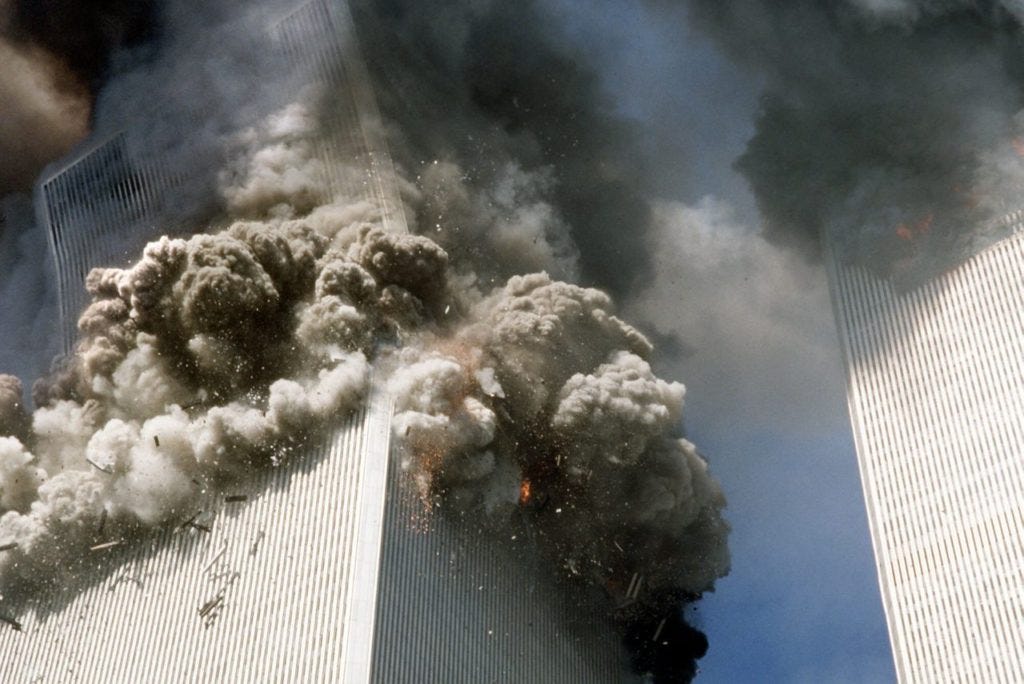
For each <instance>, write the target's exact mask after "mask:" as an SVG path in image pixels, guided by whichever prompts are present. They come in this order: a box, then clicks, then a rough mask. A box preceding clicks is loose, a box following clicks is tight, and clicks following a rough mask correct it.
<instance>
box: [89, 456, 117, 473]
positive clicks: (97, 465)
mask: <svg viewBox="0 0 1024 684" xmlns="http://www.w3.org/2000/svg"><path fill="white" fill-rule="evenodd" d="M85 460H86V461H87V462H88V463H89V465H91V466H92V467H93V468H95V469H96V470H98V471H100V472H101V473H106V474H107V475H113V474H114V471H113V470H110V469H109V468H104V467H103V466H101V465H99V464H98V463H96V462H95V461H93V460H92V459H91V458H89V457H86V459H85Z"/></svg>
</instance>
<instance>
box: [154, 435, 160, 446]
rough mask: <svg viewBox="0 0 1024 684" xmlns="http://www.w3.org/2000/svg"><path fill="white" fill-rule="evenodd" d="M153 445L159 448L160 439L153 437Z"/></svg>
mask: <svg viewBox="0 0 1024 684" xmlns="http://www.w3.org/2000/svg"><path fill="white" fill-rule="evenodd" d="M153 444H156V445H157V446H160V438H159V437H157V436H156V435H153Z"/></svg>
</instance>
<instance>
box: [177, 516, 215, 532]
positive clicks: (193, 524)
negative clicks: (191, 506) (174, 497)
mask: <svg viewBox="0 0 1024 684" xmlns="http://www.w3.org/2000/svg"><path fill="white" fill-rule="evenodd" d="M202 514H203V512H202V511H199V512H198V513H196V514H195V515H193V516H192V517H191V518H189V519H188V520H186V521H185V522H183V523H181V524H180V525H178V529H179V530H183V529H185V528H186V527H192V528H195V529H197V530H199V531H201V532H206V533H207V534H209V532H210V527H209V525H203V524H202V523H197V522H196V518H198V517H199V516H200V515H202Z"/></svg>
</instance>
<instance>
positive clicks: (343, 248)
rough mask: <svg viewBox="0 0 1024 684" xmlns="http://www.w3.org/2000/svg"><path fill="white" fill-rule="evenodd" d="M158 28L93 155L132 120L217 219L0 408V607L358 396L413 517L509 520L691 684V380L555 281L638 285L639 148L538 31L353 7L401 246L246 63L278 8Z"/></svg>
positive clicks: (716, 536) (719, 502)
mask: <svg viewBox="0 0 1024 684" xmlns="http://www.w3.org/2000/svg"><path fill="white" fill-rule="evenodd" d="M160 9H161V11H160V14H159V16H160V17H161V23H160V25H161V27H162V35H161V40H160V41H159V43H156V44H154V46H153V47H152V49H151V50H148V51H147V58H146V60H144V61H143V62H142V63H140V64H135V65H132V68H131V69H129V70H128V71H127V73H124V74H121V75H120V76H119V77H118V78H117V79H115V80H114V81H112V82H111V83H109V84H108V85H107V87H106V88H105V90H104V91H103V92H102V93H101V95H100V96H99V99H98V102H99V106H98V108H97V112H98V119H97V130H113V129H115V128H116V127H117V126H119V125H121V123H122V122H124V121H125V120H128V119H131V118H133V117H141V118H142V119H143V123H142V125H140V126H138V127H136V129H135V130H134V133H133V136H134V139H133V141H132V145H133V150H134V153H135V154H138V153H139V151H140V150H143V151H146V152H150V153H152V156H153V158H154V159H156V160H159V161H160V163H162V164H164V165H165V168H164V169H162V172H163V173H164V175H166V176H167V177H172V178H178V179H181V180H180V181H178V185H176V186H174V187H175V188H176V189H175V191H174V192H175V193H176V195H175V202H172V203H171V207H172V209H173V208H178V209H180V210H181V214H180V215H178V216H174V217H173V218H174V220H175V222H177V223H180V221H181V220H183V219H188V220H191V221H193V222H194V221H195V215H196V212H195V211H194V210H195V207H196V203H195V201H194V199H195V197H197V196H203V197H205V198H206V200H204V201H203V202H202V204H203V210H202V211H201V212H199V215H201V216H202V217H203V223H201V224H196V225H197V227H198V226H205V230H204V232H202V233H201V234H197V235H193V236H192V237H188V238H184V237H181V238H171V237H163V238H161V239H160V240H157V241H154V242H152V243H150V244H149V245H148V246H147V247H146V248H145V250H144V253H143V255H142V258H141V259H140V260H139V261H137V262H136V263H135V264H133V265H131V266H129V267H126V268H99V269H95V270H93V271H92V272H91V273H90V274H89V277H88V279H87V283H86V287H87V289H88V292H89V294H90V296H91V304H90V305H89V306H88V307H87V308H86V310H85V311H84V312H83V313H82V315H81V318H80V320H79V324H78V325H79V331H80V338H79V342H78V344H77V347H76V350H75V353H74V354H73V356H72V357H71V358H69V359H66V360H65V362H64V363H63V364H62V365H61V366H60V367H59V368H58V370H57V371H56V372H54V373H53V374H51V375H50V376H49V377H47V378H45V379H44V380H43V381H41V382H39V383H37V385H36V387H35V390H34V394H33V396H34V399H35V402H36V405H37V407H38V408H37V409H36V410H35V412H34V413H32V414H31V415H28V414H26V413H25V412H24V410H23V409H22V408H21V406H20V404H19V403H18V402H20V401H21V396H20V388H19V387H18V386H17V385H16V384H15V383H14V381H13V380H12V381H8V380H6V379H5V380H3V382H0V400H2V401H3V402H4V403H3V404H2V405H0V431H2V432H3V433H4V434H3V436H2V437H0V450H2V452H3V459H2V460H0V463H2V466H0V478H2V479H0V511H2V512H3V515H2V517H0V545H7V544H16V546H15V547H14V548H11V549H10V550H7V551H5V552H4V553H3V554H2V555H0V595H2V597H3V599H2V600H3V601H4V602H5V603H6V604H7V605H8V606H13V607H15V608H16V607H17V605H19V602H20V601H23V600H26V599H25V597H28V596H30V595H31V592H32V591H33V590H37V589H39V588H40V587H45V586H46V584H47V583H48V582H53V581H67V582H71V581H73V580H74V578H75V576H76V575H77V574H78V573H79V571H80V570H81V569H82V568H83V567H85V565H86V563H87V561H86V559H87V557H88V550H89V549H90V548H91V547H93V546H95V545H100V544H105V543H108V542H110V541H119V540H123V542H124V543H127V542H130V541H131V540H133V539H138V538H141V537H145V536H147V535H150V534H152V533H153V532H154V531H155V530H158V529H161V528H164V527H166V526H170V525H175V524H181V522H182V521H183V520H187V519H188V517H189V516H190V515H192V514H194V512H195V510H196V508H197V506H198V502H199V501H200V500H201V497H203V496H206V495H207V494H208V493H209V492H218V491H220V492H223V491H227V490H228V489H230V488H231V487H232V486H235V485H237V484H238V483H241V482H244V481H246V480H248V479H249V478H250V477H252V476H253V474H254V473H256V472H258V471H260V470H262V469H266V468H273V467H276V466H278V465H280V464H282V463H284V462H286V461H287V460H288V458H289V456H290V454H292V453H293V452H294V451H295V450H296V449H298V448H300V447H302V446H303V445H305V444H307V443H309V442H311V441H312V440H314V439H316V438H317V437H318V435H321V434H322V433H324V431H326V430H329V429H331V427H332V426H334V425H336V424H338V423H340V422H341V421H342V420H343V419H344V417H345V416H346V415H349V414H350V413H351V412H352V411H354V410H355V409H356V408H358V407H359V406H360V405H361V402H362V401H363V399H364V398H365V396H366V393H367V392H368V389H369V384H370V377H371V374H372V375H373V376H374V378H375V380H374V382H386V383H387V385H388V387H389V389H390V391H391V393H392V395H393V396H394V397H395V402H396V414H395V417H394V426H395V438H396V441H397V443H398V448H399V450H400V455H401V460H402V467H403V468H405V469H407V470H408V471H409V472H410V473H411V475H412V476H413V480H414V481H415V482H416V485H417V487H418V489H419V494H420V496H421V497H422V498H423V501H424V505H425V506H428V507H429V510H432V511H441V512H442V513H441V514H444V515H451V516H453V517H454V518H455V519H456V520H461V519H473V520H485V521H486V525H487V526H489V527H491V528H493V529H497V530H500V529H501V527H502V525H503V524H504V521H507V520H509V519H510V516H516V517H517V518H518V517H526V518H527V519H528V520H530V521H531V522H532V523H534V526H535V529H536V530H537V539H538V544H539V547H540V551H541V553H542V555H544V556H545V557H546V558H547V559H548V562H549V565H551V567H552V568H554V569H555V570H556V572H558V573H559V574H560V575H561V576H562V577H564V578H565V579H566V580H567V581H569V582H572V583H576V584H578V585H579V586H581V587H585V588H587V590H588V591H590V593H591V594H592V595H600V596H603V597H604V600H605V601H606V605H607V609H608V613H609V615H611V617H612V618H613V620H614V621H615V622H616V624H617V625H618V626H619V627H620V629H621V631H622V633H623V637H624V640H625V642H626V644H627V645H628V646H630V648H631V650H632V653H633V657H634V666H635V667H636V669H637V670H638V671H639V672H649V673H652V674H653V675H654V676H655V678H656V680H659V681H661V680H673V678H687V677H689V676H692V674H693V672H694V659H696V658H699V657H700V656H702V655H703V653H704V651H705V650H706V648H707V642H706V640H705V639H704V637H703V635H701V634H700V633H699V632H696V631H695V630H693V629H692V628H691V627H689V626H687V625H686V624H685V621H684V620H683V618H682V614H681V606H682V604H683V603H685V602H687V601H692V600H694V599H696V598H697V597H699V596H700V594H701V593H702V592H704V591H708V590H710V589H712V588H713V585H714V582H715V580H716V579H717V578H718V577H721V576H722V575H724V574H725V573H726V572H727V571H728V564H729V559H728V551H727V548H726V543H725V541H726V537H727V533H728V527H727V525H726V523H725V522H724V521H723V519H722V517H721V511H722V509H723V507H724V505H725V500H724V497H723V495H722V493H721V490H720V489H719V487H718V485H717V483H716V482H715V481H714V480H713V479H712V477H711V476H710V474H709V472H708V469H707V464H706V462H705V461H704V459H703V458H702V457H701V456H700V455H699V454H698V453H697V451H696V449H695V447H694V446H693V445H692V444H690V443H689V442H688V441H686V440H685V439H682V438H681V437H680V436H679V426H680V425H681V419H682V410H683V395H684V391H683V387H682V385H680V384H679V383H674V382H667V381H665V380H662V379H660V378H658V377H657V376H656V375H655V374H654V373H653V372H652V369H651V366H650V362H649V360H650V355H651V353H652V347H651V345H650V343H649V341H648V340H647V338H646V337H645V336H644V335H643V334H641V333H640V332H639V331H638V330H636V329H635V328H633V327H632V326H630V325H628V324H627V323H625V322H623V321H622V320H621V319H620V318H618V317H617V316H616V315H615V312H614V307H613V304H612V301H611V299H610V297H609V296H608V295H607V294H605V293H603V292H602V291H600V290H597V289H592V288H589V287H584V286H581V285H576V284H571V283H570V282H566V281H567V280H580V281H582V282H584V283H587V284H593V283H601V284H602V285H603V286H604V287H606V288H608V289H611V290H613V291H618V292H622V293H625V292H628V291H630V290H631V289H632V288H634V287H635V286H636V285H638V284H639V283H640V281H641V279H642V277H644V272H645V269H646V265H647V264H648V262H649V259H650V256H649V254H648V253H647V250H648V249H649V243H648V242H647V241H645V240H642V239H639V236H640V235H641V234H642V233H643V232H644V231H646V230H647V229H648V227H649V226H648V224H649V222H650V220H651V210H650V206H649V203H648V200H647V198H646V197H645V195H644V192H643V188H642V182H643V181H642V176H643V174H642V169H638V168H637V167H636V164H635V163H634V162H632V161H630V157H629V143H630V133H629V131H628V129H627V128H626V127H625V126H624V125H622V124H620V123H618V122H617V121H616V120H615V119H614V118H613V117H611V116H610V115H609V114H608V113H607V111H606V109H607V104H606V103H604V102H603V101H602V98H601V96H600V93H599V89H598V87H597V85H596V82H595V79H594V76H593V75H592V74H591V73H590V72H589V71H587V69H586V68H585V66H581V65H580V64H579V63H577V62H576V61H575V60H574V56H573V55H572V54H569V53H567V51H566V50H564V49H562V48H560V47H559V44H558V34H557V30H556V29H555V28H553V27H551V26H550V25H549V24H547V23H546V22H544V21H541V19H542V18H543V17H544V16H545V15H544V13H543V12H542V11H541V10H540V8H539V7H538V6H535V5H534V4H533V3H526V4H522V5H517V6H516V7H515V9H514V10H513V9H512V8H510V7H508V6H506V5H503V4H500V3H490V2H485V3H473V4H469V3H456V2H448V3H443V4H442V5H439V6H433V7H431V8H429V9H427V8H425V7H421V6H419V5H415V4H412V3H409V4H405V3H402V2H398V3H395V2H362V3H356V7H354V13H355V18H356V22H357V25H358V28H359V34H360V38H361V43H362V45H363V47H364V48H365V51H366V53H367V54H366V57H367V58H368V62H369V65H370V69H371V75H372V76H373V82H374V85H375V87H376V89H377V92H378V94H379V95H380V100H381V109H382V114H383V120H382V121H380V122H378V121H369V122H363V123H364V125H368V126H371V127H372V126H380V127H382V130H383V131H384V133H385V135H386V136H387V139H388V142H389V143H390V146H391V149H392V151H393V153H394V156H395V160H396V163H397V166H398V180H397V183H398V186H399V189H400V191H401V198H402V201H404V203H405V211H406V216H407V218H408V219H409V223H410V225H412V226H413V227H414V229H415V232H416V233H419V234H420V235H415V234H412V235H402V234H394V233H389V232H386V231H384V230H382V227H383V226H384V224H385V219H384V216H385V214H386V208H385V207H383V206H381V205H380V204H379V203H376V202H375V201H373V200H366V199H360V200H353V199H352V198H351V197H339V196H337V195H336V194H335V193H334V192H332V190H331V187H332V186H331V183H329V182H327V180H326V179H327V177H328V176H330V175H331V174H332V173H334V174H341V175H344V174H346V173H348V172H349V170H348V169H347V168H346V160H344V159H342V160H333V159H327V158H325V157H324V156H323V155H322V154H321V151H322V150H323V149H324V147H323V144H322V143H323V142H324V140H325V138H327V137H330V136H332V135H334V134H336V133H337V131H333V130H332V126H336V125H337V122H338V117H336V116H335V115H334V112H332V107H335V106H337V103H338V100H337V97H336V96H335V95H334V94H332V93H331V92H329V91H328V92H324V91H323V90H322V89H316V88H310V89H307V90H304V91H302V92H294V91H289V90H288V89H287V88H286V87H279V86H278V85H275V84H277V83H278V82H279V81H280V79H279V78H277V77H279V76H280V75H281V71H280V70H279V68H278V67H275V66H274V65H273V64H272V63H273V62H274V59H273V54H270V55H269V56H268V55H266V54H263V55H259V56H254V57H253V58H252V59H247V57H246V56H247V55H249V56H252V51H253V49H254V41H253V40H252V36H251V31H252V30H254V29H253V27H254V26H258V25H259V20H261V19H265V18H266V16H267V14H266V13H265V12H264V11H263V10H265V9H267V8H260V7H255V8H247V9H246V11H245V12H242V13H241V14H243V15H245V16H242V17H239V16H238V12H234V13H233V12H232V11H230V10H231V6H230V3H227V4H224V5H223V6H222V5H221V4H219V3H214V4H213V5H212V6H211V7H210V8H208V9H207V10H204V11H203V13H202V16H201V17H198V16H193V15H190V14H189V12H187V11H185V10H183V8H182V7H180V6H178V5H177V4H175V3H166V4H165V5H163V6H161V8H160ZM250 10H251V11H250ZM207 13H209V15H210V17H214V18H216V21H214V19H211V18H210V17H207ZM207 19H209V21H207ZM204 25H205V26H206V27H207V28H208V29H209V35H206V37H205V38H203V39H202V40H190V39H189V38H188V36H190V35H192V34H191V33H190V32H193V31H197V30H199V29H200V28H203V27H204ZM200 33H201V31H200ZM211 36H212V37H211ZM157 47H159V50H158V49H157ZM190 49H191V50H193V51H194V52H196V53H197V55H190V56H187V57H186V53H188V52H189V50H190ZM160 50H162V51H163V54H164V56H163V57H159V53H160ZM218 51H219V52H218ZM207 52H208V53H209V54H207ZM150 53H153V54H150ZM154 55H156V56H154ZM217 55H219V56H217ZM264 68H266V69H269V70H270V73H272V74H273V77H272V78H271V77H266V76H265V75H264V76H263V78H265V81H261V80H260V78H261V77H260V70H261V69H264ZM184 75H188V76H190V77H189V78H185V77H184ZM191 76H195V78H192V77H191ZM253 83H261V85H262V86H263V90H262V94H261V95H259V96H258V97H257V99H258V100H259V102H257V103H255V104H254V103H253V102H252V101H251V98H252V97H253V96H252V94H251V86H252V84H253ZM275 89H276V91H275V92H274V93H268V92H266V91H268V90H275ZM282 93H285V94H287V96H288V98H289V99H290V100H291V101H292V102H293V103H292V104H290V105H288V106H285V107H280V108H279V109H278V110H277V111H276V113H274V114H272V115H270V116H266V117H264V118H263V119H259V120H258V119H256V118H255V117H254V116H253V112H256V111H260V110H261V109H262V110H263V111H266V107H265V104H266V102H271V101H275V100H280V96H281V95H282ZM336 161H338V162H340V163H338V164H335V162H336ZM361 163H363V162H362V160H354V161H353V165H354V166H359V164H361ZM328 166H330V167H331V168H327V167H328ZM335 167H336V168H335ZM179 195H180V200H181V201H180V202H178V201H177V200H178V199H179ZM210 197H214V198H215V201H213V202H211V201H208V200H209V198H210ZM211 207H213V208H211ZM211 216H212V217H213V218H212V219H211V218H210V217H211ZM175 232H180V229H176V231H175ZM427 236H429V239H428V237H427ZM612 264H615V266H614V267H612V266H611V265H612ZM549 274H550V275H549ZM652 635H658V637H657V639H656V640H653V641H652Z"/></svg>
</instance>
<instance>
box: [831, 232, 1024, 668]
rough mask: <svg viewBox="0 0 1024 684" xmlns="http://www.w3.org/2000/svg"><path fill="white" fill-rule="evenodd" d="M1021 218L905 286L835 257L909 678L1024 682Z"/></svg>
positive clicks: (878, 526) (899, 664)
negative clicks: (984, 244) (951, 263)
mask: <svg viewBox="0 0 1024 684" xmlns="http://www.w3.org/2000/svg"><path fill="white" fill-rule="evenodd" d="M1022 220H1024V215H1022V214H1020V213H1018V214H1014V215H1011V216H1009V217H1008V218H1007V219H1006V223H1007V226H1008V227H1009V228H1010V229H1011V230H1010V233H1011V234H1010V236H1009V237H1008V238H1006V239H1003V240H1002V241H1000V242H998V243H997V244H995V245H993V246H991V247H989V248H988V249H985V250H984V251H982V252H980V253H978V254H976V255H975V256H973V257H972V258H970V259H968V260H966V261H965V262H964V263H962V264H960V265H959V266H957V267H955V268H953V269H951V270H949V271H947V272H945V273H943V274H942V275H939V276H938V277H935V278H933V279H931V280H930V281H929V282H926V283H925V284H923V285H921V286H919V287H916V288H914V289H910V290H904V289H900V288H897V287H895V286H894V285H892V284H891V283H889V282H887V281H886V280H885V279H883V278H880V277H878V276H876V275H873V274H872V273H870V272H869V271H868V270H866V269H864V268H862V267H857V266H851V265H848V264H846V263H844V262H843V260H842V258H841V257H840V256H839V255H837V254H836V253H833V254H831V255H830V259H829V261H830V263H829V266H830V280H831V287H832V295H833V304H834V308H835V313H836V320H837V324H838V328H839V334H840V335H839V336H840V339H841V341H842V345H843V351H844V357H845V362H846V376H847V383H848V402H849V411H850V418H851V421H852V425H853V434H854V440H855V444H856V449H857V457H858V461H859V465H860V472H861V479H862V482H863V487H864V497H865V502H866V505H867V512H868V520H869V524H870V529H871V536H872V542H873V545H874V550H875V557H876V563H877V567H878V576H879V583H880V586H881V593H882V602H883V605H884V608H885V613H886V619H887V622H888V627H889V633H890V637H891V640H892V649H893V654H894V659H895V664H896V671H897V673H898V676H899V678H900V680H901V681H904V682H917V681H943V682H947V681H979V682H1010V681H1024V659H1022V658H1021V654H1022V653H1024V539H1022V537H1021V529H1024V460H1022V458H1021V453H1022V452H1021V449H1022V447H1021V445H1022V444H1024V307H1022V306H1021V302H1024V231H1022V230H1021V229H1022V227H1024V224H1022Z"/></svg>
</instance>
